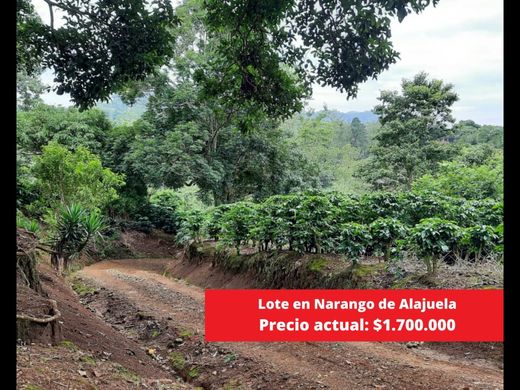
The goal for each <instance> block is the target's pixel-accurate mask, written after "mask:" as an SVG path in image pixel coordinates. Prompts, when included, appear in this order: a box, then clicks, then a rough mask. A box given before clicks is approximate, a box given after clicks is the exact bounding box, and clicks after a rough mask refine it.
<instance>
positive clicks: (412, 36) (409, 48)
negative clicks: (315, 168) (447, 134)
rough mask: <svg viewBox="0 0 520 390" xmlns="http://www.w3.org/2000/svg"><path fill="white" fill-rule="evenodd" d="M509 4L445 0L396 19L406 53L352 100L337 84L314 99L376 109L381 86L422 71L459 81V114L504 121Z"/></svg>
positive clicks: (396, 38)
mask: <svg viewBox="0 0 520 390" xmlns="http://www.w3.org/2000/svg"><path fill="white" fill-rule="evenodd" d="M502 18H503V4H502V2H500V1H497V0H442V1H440V2H439V4H438V5H437V7H435V8H433V7H429V8H427V9H426V10H425V11H423V13H421V14H419V15H415V14H414V15H409V16H408V17H406V18H405V19H404V21H403V22H402V23H398V22H397V21H395V22H393V25H392V41H393V43H394V47H395V49H396V50H397V51H398V52H400V53H401V58H400V60H398V62H397V63H396V64H394V65H391V66H390V69H389V70H387V71H385V72H383V73H382V74H381V75H380V76H379V77H378V80H370V81H368V82H366V83H364V84H362V85H360V88H359V94H358V97H357V98H356V99H354V100H350V101H347V100H346V99H345V96H344V95H342V94H340V93H339V92H336V91H335V90H334V89H333V88H327V87H325V88H323V87H316V88H315V91H314V94H313V99H312V100H311V102H310V103H309V105H310V106H311V107H313V108H316V109H319V108H321V107H322V106H323V104H324V103H326V104H327V106H328V107H329V108H333V109H337V110H341V111H363V110H370V109H371V108H372V107H373V106H374V105H375V104H376V103H377V100H376V98H377V96H379V91H380V90H385V89H392V90H398V89H399V86H400V82H401V79H402V78H411V77H413V75H414V74H416V73H418V72H420V71H426V72H427V73H429V74H430V76H431V77H435V78H441V79H443V80H445V81H446V82H450V83H453V84H454V86H455V91H456V92H457V93H458V94H459V98H460V100H459V101H458V102H457V103H456V104H455V105H454V115H455V116H456V117H457V119H468V118H472V119H474V120H475V121H477V122H480V123H489V124H503V113H502V105H503V98H502V94H503V33H502V28H503V21H502Z"/></svg>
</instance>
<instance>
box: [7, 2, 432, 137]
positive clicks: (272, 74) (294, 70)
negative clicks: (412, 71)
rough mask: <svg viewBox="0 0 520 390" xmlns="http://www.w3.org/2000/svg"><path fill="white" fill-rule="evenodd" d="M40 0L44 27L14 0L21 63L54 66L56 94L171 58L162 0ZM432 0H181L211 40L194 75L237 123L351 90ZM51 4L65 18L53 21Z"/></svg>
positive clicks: (87, 95)
mask: <svg viewBox="0 0 520 390" xmlns="http://www.w3.org/2000/svg"><path fill="white" fill-rule="evenodd" d="M44 1H45V3H47V5H48V7H49V15H50V24H45V23H43V22H42V21H41V20H40V19H39V18H38V17H37V15H36V14H35V12H34V8H33V7H32V5H31V3H30V0H18V45H17V57H18V64H19V67H20V68H21V69H25V70H26V71H28V72H31V71H34V69H35V68H41V67H46V68H50V69H52V70H53V71H54V73H55V82H56V83H57V87H56V92H57V93H58V94H62V93H70V95H71V97H72V100H73V101H74V102H75V104H76V105H78V106H80V107H83V108H85V107H90V106H92V105H93V104H94V103H95V101H97V100H100V99H106V98H108V97H109V95H110V93H112V92H114V91H118V90H122V89H124V88H125V85H126V84H127V82H129V81H130V80H143V79H144V78H145V77H146V76H147V75H149V74H152V73H153V72H154V71H155V70H157V69H158V68H159V67H160V66H162V65H164V64H165V63H166V62H167V61H168V59H170V58H171V57H172V55H173V54H174V52H173V47H174V45H175V40H176V35H175V34H176V32H178V31H176V29H175V27H174V26H175V24H176V23H177V21H178V19H177V17H176V16H175V14H174V12H173V8H172V6H171V2H170V1H168V0H154V1H146V0H115V1H114V0H92V1H88V0H44ZM437 2H438V0H397V1H396V0H376V1H365V0H344V1H341V2H338V1H337V0H326V1H321V0H320V1H316V0H302V1H296V0H282V1H257V0H231V1H225V2H223V1H220V0H206V1H204V3H203V4H202V1H200V0H196V1H188V2H187V3H191V4H195V8H198V9H203V11H204V14H203V15H202V24H203V25H204V29H201V30H199V32H198V33H197V34H196V37H197V39H198V40H199V41H200V42H199V45H198V46H199V47H201V46H203V45H204V46H205V45H207V44H208V43H211V42H213V43H214V50H212V56H211V61H210V62H207V63H205V64H204V66H200V67H198V69H197V70H196V71H195V72H194V73H193V74H192V76H193V77H194V78H195V79H196V80H197V81H198V82H199V83H200V84H201V85H203V86H204V92H205V93H206V94H207V95H212V96H217V97H219V98H220V99H221V100H222V101H223V102H224V103H225V104H229V105H230V106H236V105H240V106H241V107H242V108H244V109H245V110H246V111H247V112H248V118H249V119H248V120H245V121H243V122H242V123H241V125H242V127H244V128H250V127H251V122H253V121H254V120H255V119H250V118H251V117H257V116H258V115H265V114H267V115H269V116H271V117H281V118H283V117H288V116H290V115H291V114H292V113H294V112H297V111H299V110H301V108H302V99H304V98H305V97H308V96H309V94H310V92H311V84H312V83H319V84H322V85H330V86H333V87H335V88H337V89H339V90H340V91H342V92H345V93H346V96H347V97H352V96H355V95H356V93H357V85H358V84H359V83H361V82H364V81H366V80H367V79H369V78H371V77H372V78H375V77H376V76H377V75H378V74H379V73H381V72H382V71H383V70H385V69H387V68H388V67H389V65H390V64H392V63H394V62H395V61H396V59H397V58H398V53H397V52H396V51H395V50H394V49H393V47H392V43H391V41H390V35H391V34H390V24H391V18H392V17H395V16H396V17H398V19H399V20H400V21H401V20H402V19H403V18H404V17H405V16H406V15H408V14H409V13H412V12H421V11H422V10H424V9H425V8H426V7H427V6H428V5H429V4H434V5H435V4H436V3H437ZM184 5H186V4H184ZM56 10H59V11H60V13H61V14H63V18H62V21H63V24H62V25H60V26H58V23H57V16H56V17H55V11H56ZM185 19H189V18H185ZM190 22H191V21H190ZM177 54H178V53H177ZM177 54H176V60H179V59H180V60H181V62H182V56H181V57H179V56H178V55H177Z"/></svg>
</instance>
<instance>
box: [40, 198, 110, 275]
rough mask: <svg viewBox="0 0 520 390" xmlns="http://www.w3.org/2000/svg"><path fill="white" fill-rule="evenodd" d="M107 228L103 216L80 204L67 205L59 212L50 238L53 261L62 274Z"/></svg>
mask: <svg viewBox="0 0 520 390" xmlns="http://www.w3.org/2000/svg"><path fill="white" fill-rule="evenodd" d="M105 228H106V223H105V221H104V219H103V217H102V216H101V215H99V214H97V213H92V212H89V211H88V210H87V209H85V208H83V207H82V206H80V205H77V204H72V205H70V206H65V207H64V208H63V209H62V210H61V211H60V213H59V214H58V217H57V220H56V224H55V226H54V231H53V232H52V234H51V236H50V240H49V245H50V246H51V248H52V251H53V253H52V256H51V261H52V264H53V266H54V267H55V268H56V269H57V270H58V272H59V273H60V274H61V273H62V272H63V270H64V269H66V268H67V266H68V264H69V262H70V261H71V260H73V259H74V258H76V257H77V256H79V255H80V254H81V253H82V252H83V250H84V249H85V247H86V246H87V244H88V243H89V242H90V241H91V240H92V238H93V237H95V236H96V235H100V234H101V232H102V231H103V230H104V229H105Z"/></svg>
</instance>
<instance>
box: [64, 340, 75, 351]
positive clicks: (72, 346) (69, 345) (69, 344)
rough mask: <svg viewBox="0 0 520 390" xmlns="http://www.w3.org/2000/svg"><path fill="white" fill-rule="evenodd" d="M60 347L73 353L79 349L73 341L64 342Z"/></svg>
mask: <svg viewBox="0 0 520 390" xmlns="http://www.w3.org/2000/svg"><path fill="white" fill-rule="evenodd" d="M60 345H61V346H62V347H65V348H67V349H69V350H71V351H77V350H78V349H79V348H78V346H77V345H76V344H74V343H73V342H72V341H69V340H63V341H62V342H61V343H60Z"/></svg>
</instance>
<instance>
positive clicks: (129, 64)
mask: <svg viewBox="0 0 520 390" xmlns="http://www.w3.org/2000/svg"><path fill="white" fill-rule="evenodd" d="M44 2H45V3H47V5H48V9H49V19H50V23H49V24H46V23H44V22H43V21H42V20H41V19H40V18H39V17H38V15H37V14H36V12H35V9H34V6H33V5H32V3H31V1H30V0H17V10H18V15H17V16H18V20H17V66H18V70H23V71H26V72H27V73H29V74H32V73H35V72H38V71H39V70H41V69H42V68H49V69H51V70H52V71H53V72H54V76H55V79H54V81H55V82H56V83H57V86H56V89H55V90H56V92H57V93H58V94H59V95H61V94H63V93H69V94H70V96H71V99H72V101H73V102H74V103H75V104H76V105H77V106H79V107H81V108H88V107H91V106H93V105H94V104H95V103H96V101H98V100H103V99H107V98H108V97H109V96H110V94H111V93H112V92H113V91H115V90H119V89H122V88H124V85H125V83H126V82H128V81H130V80H142V79H144V78H145V77H146V76H147V75H149V74H151V73H153V72H154V71H155V70H156V69H157V68H158V67H160V66H161V65H164V64H165V63H166V62H167V61H168V59H169V58H170V56H171V55H172V42H173V41H174V36H173V35H172V33H171V28H172V26H173V25H174V23H175V22H176V18H175V17H174V14H173V8H172V5H171V2H170V1H169V0H153V1H147V0H95V1H88V0H44ZM57 11H59V13H58V12H57ZM58 15H60V16H61V19H60V21H59V23H58Z"/></svg>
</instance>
